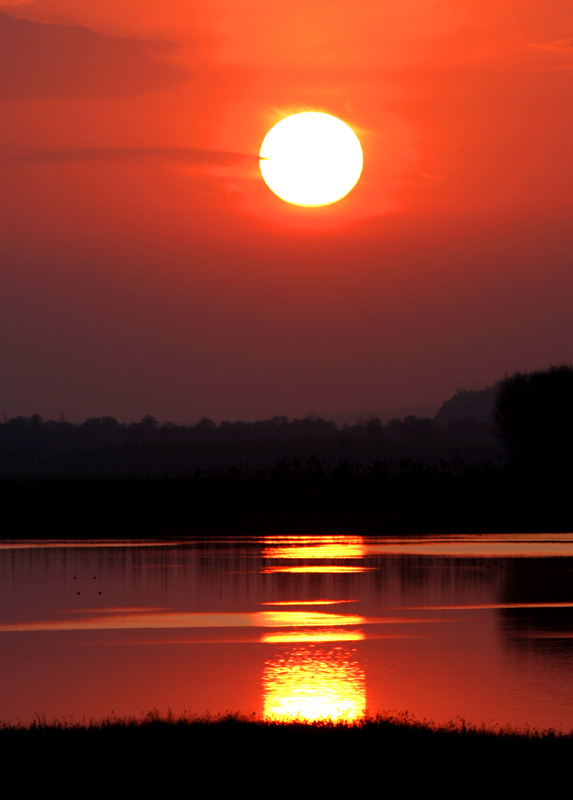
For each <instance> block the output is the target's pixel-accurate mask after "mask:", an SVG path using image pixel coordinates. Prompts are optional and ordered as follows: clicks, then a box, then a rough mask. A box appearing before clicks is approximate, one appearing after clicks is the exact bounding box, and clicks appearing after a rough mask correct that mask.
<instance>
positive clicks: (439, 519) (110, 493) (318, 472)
mask: <svg viewBox="0 0 573 800" xmlns="http://www.w3.org/2000/svg"><path fill="white" fill-rule="evenodd" d="M492 397H494V405H493V409H492V411H493V420H494V426H495V427H494V428H490V426H488V425H486V424H485V423H483V422H479V421H476V420H471V419H470V420H465V421H464V420H463V419H459V418H458V419H453V418H452V419H450V423H449V424H448V425H446V426H444V425H442V426H440V425H438V424H437V423H436V422H434V421H432V420H429V419H417V418H416V417H407V418H406V419H404V420H400V421H399V420H393V421H391V422H388V423H386V424H383V423H382V422H381V421H380V420H377V419H371V420H368V421H367V422H365V423H363V424H357V425H352V426H344V427H337V426H336V425H335V424H334V423H332V422H328V421H326V420H323V419H315V418H307V419H303V420H293V421H292V422H289V421H288V420H287V419H286V418H285V417H277V418H274V419H272V420H265V421H261V422H255V423H245V422H240V423H222V424H221V425H216V424H215V423H214V422H212V421H211V420H207V419H203V420H201V421H200V422H199V423H198V424H197V425H195V426H176V425H172V424H169V423H167V424H165V425H159V424H158V422H157V421H156V420H155V419H154V418H153V417H144V419H143V420H141V422H138V423H131V424H121V423H119V422H117V421H116V420H114V419H112V418H110V417H104V418H101V419H100V418H98V419H91V420H86V422H84V423H82V424H81V425H73V424H71V423H67V422H65V421H60V422H51V421H48V422H43V421H42V419H41V418H40V417H39V416H33V417H28V418H21V417H19V418H15V419H13V420H9V421H8V422H6V423H4V424H3V425H0V463H1V464H2V476H1V477H0V499H1V502H2V508H3V511H4V522H5V525H4V531H5V532H4V535H5V536H19V537H20V536H27V535H29V536H38V535H41V534H40V532H41V531H44V530H48V531H52V532H53V531H54V530H57V531H58V533H59V535H60V534H61V535H74V536H82V535H83V536H90V537H92V536H95V537H97V536H114V535H119V536H126V535H142V536H143V535H152V536H156V535H169V536H173V535H178V534H181V535H183V534H184V535H189V534H194V533H201V534H203V533H208V532H225V533H231V532H237V533H238V532H241V533H249V532H251V533H253V532H257V533H261V532H266V533H269V532H273V533H276V532H278V531H280V530H282V531H285V532H287V531H290V532H293V531H294V532H306V531H311V530H312V531H324V532H330V533H332V532H336V531H338V532H352V531H354V532H358V531H360V532H362V533H368V532H369V533H376V534H380V533H392V532H396V533H405V532H412V533H422V532H424V531H428V532H429V531H434V532H447V531H452V532H455V531H459V532H461V531H476V532H479V531H493V532H495V531H504V530H506V531H554V530H571V529H572V528H573V506H572V504H571V502H570V493H571V492H570V485H571V478H572V473H573V466H572V453H573V421H572V413H571V409H572V407H573V367H571V366H569V365H564V366H560V367H553V368H551V369H549V370H545V371H539V372H533V373H529V374H522V373H517V374H516V375H513V376H511V377H507V378H506V379H505V380H504V381H502V382H501V383H500V384H499V385H498V387H497V389H496V392H495V396H494V395H492ZM465 399H466V398H464V396H462V393H459V396H458V397H457V399H456V400H455V403H454V405H455V404H457V405H460V404H461V405H462V406H463V405H464V400H465ZM469 399H470V400H471V402H472V403H473V402H474V401H475V399H476V398H475V397H470V398H469ZM493 431H495V433H496V435H497V437H498V439H499V442H500V445H501V446H502V447H503V448H504V449H505V452H506V454H507V458H506V459H505V460H503V459H499V458H497V454H498V453H499V449H498V450H496V449H495V447H493V449H492V445H491V437H492V435H493ZM486 436H487V437H489V441H490V444H488V447H483V448H482V450H479V448H476V450H475V451H474V452H482V453H493V454H494V455H495V456H496V458H469V459H465V458H464V457H463V456H462V451H463V448H461V447H460V446H459V445H460V442H461V441H464V442H466V443H467V442H470V443H472V444H473V446H474V447H475V444H476V442H478V443H479V442H481V443H482V445H483V441H484V437H486ZM235 437H236V438H235ZM464 437H465V438H464ZM452 445H457V447H456V446H452ZM488 448H489V449H488ZM466 450H468V451H470V452H471V447H469V446H467V444H466ZM444 454H447V457H445V456H444ZM94 477H95V478H97V479H94Z"/></svg>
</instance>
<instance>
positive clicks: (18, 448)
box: [0, 415, 499, 475]
mask: <svg viewBox="0 0 573 800" xmlns="http://www.w3.org/2000/svg"><path fill="white" fill-rule="evenodd" d="M498 451H499V448H498V445H497V443H496V441H495V439H494V437H493V434H492V429H491V425H488V424H486V423H484V422H478V421H476V420H472V419H465V420H459V419H458V420H453V421H450V422H449V423H448V424H447V425H439V424H437V423H435V422H434V421H433V420H431V419H420V418H418V417H415V416H409V417H406V418H405V419H401V420H399V419H395V420H391V421H389V422H387V423H386V424H383V423H382V422H381V421H380V420H379V419H378V418H375V417H374V418H371V419H369V420H367V421H365V422H363V423H357V424H355V425H343V426H337V425H336V424H335V423H334V422H331V421H328V420H324V419H322V418H319V417H306V418H304V419H293V420H288V419H287V418H286V417H274V418H272V419H268V420H261V421H258V422H222V423H220V424H219V425H217V424H216V423H215V422H213V421H212V420H210V419H207V418H203V419H201V420H200V421H199V422H198V423H197V424H196V425H175V424H173V423H171V422H167V423H164V424H159V422H158V421H157V420H156V419H155V418H154V417H152V416H146V417H144V418H143V419H142V420H141V421H140V422H133V423H120V422H118V421H117V420H116V419H114V418H113V417H97V418H91V419H87V420H86V421H85V422H83V423H81V424H73V423H71V422H66V421H64V420H60V421H53V420H48V421H43V420H42V418H41V417H40V416H39V415H34V416H31V417H15V418H13V419H10V420H8V421H7V422H5V423H3V424H0V472H3V473H4V474H21V473H28V474H33V473H38V474H52V473H60V474H63V473H67V474H82V475H89V474H92V475H93V474H109V473H115V474H161V473H163V472H164V471H166V470H167V471H170V472H172V471H175V472H186V471H188V470H195V469H228V468H231V467H244V466H245V465H247V464H248V465H249V466H250V467H251V468H253V469H260V468H265V467H272V466H273V465H275V464H278V463H279V462H280V461H281V460H292V461H295V460H298V461H300V462H301V463H306V462H307V461H308V459H310V458H312V457H313V456H314V457H316V458H317V459H318V460H319V461H320V462H322V463H323V464H324V465H325V466H326V467H328V468H333V467H335V466H337V465H339V464H341V463H343V462H349V463H352V464H357V463H358V464H372V463H374V462H375V461H377V460H400V459H406V458H409V459H414V460H420V461H422V462H424V463H430V464H432V463H433V464H437V463H438V462H439V461H440V459H444V458H445V459H448V458H452V457H454V456H455V455H460V456H462V457H463V458H465V459H466V460H468V461H471V462H473V461H476V460H483V459H487V458H495V457H496V455H497V454H498Z"/></svg>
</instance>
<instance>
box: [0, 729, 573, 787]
mask: <svg viewBox="0 0 573 800" xmlns="http://www.w3.org/2000/svg"><path fill="white" fill-rule="evenodd" d="M0 752H1V753H2V758H3V763H4V765H5V768H7V769H9V770H10V771H16V772H20V774H21V776H22V777H23V778H24V779H25V781H26V783H27V784H29V783H30V782H35V781H39V783H40V784H41V785H42V786H44V787H49V786H51V785H56V786H60V787H61V788H63V789H65V792H64V796H69V792H70V791H71V789H72V788H73V787H75V789H74V791H76V790H77V791H82V787H83V788H86V787H89V788H90V789H101V790H102V791H105V792H106V793H107V792H109V789H110V787H112V788H113V794H114V796H115V794H116V793H119V792H121V791H124V790H127V789H129V790H130V791H131V792H133V791H144V792H145V793H147V792H149V791H151V790H161V791H162V792H165V791H172V790H177V791H178V792H185V794H188V793H190V794H196V793H199V794H201V795H204V794H215V795H219V794H220V793H221V792H227V791H233V792H234V793H237V794H238V795H239V796H242V795H243V794H245V793H246V794H248V795H253V794H255V795H256V796H259V795H260V794H261V793H264V794H269V793H271V794H273V795H275V794H278V795H279V796H283V795H289V794H296V795H300V794H302V795H304V796H306V795H310V794H313V793H314V792H316V791H321V792H324V791H330V792H334V793H335V794H336V796H340V795H341V794H342V793H346V792H352V793H353V794H355V793H361V792H366V791H367V792H369V793H374V794H376V795H378V794H386V793H387V792H388V791H389V790H391V791H397V790H400V792H401V793H404V794H405V795H406V796H411V795H412V793H415V792H418V791H428V792H430V794H431V795H434V794H436V793H438V794H439V795H441V796H454V795H456V796H458V795H459V794H460V793H463V794H464V795H466V796H467V795H469V796H478V795H482V794H483V792H487V793H488V795H489V794H493V795H494V796H496V797H500V796H503V795H504V794H505V793H506V792H507V793H510V792H511V794H512V796H513V795H514V794H515V792H516V791H524V792H527V794H528V795H530V793H531V791H533V790H539V791H543V792H544V793H547V792H550V793H553V791H554V790H555V791H557V790H558V787H559V785H560V783H561V780H562V779H563V778H564V776H565V775H566V771H567V770H568V768H569V765H570V763H571V758H572V757H573V734H558V733H555V732H553V731H545V732H537V731H527V732H512V731H507V730H499V731H497V732H488V731H486V730H483V729H476V728H470V727H467V726H464V725H460V724H458V725H453V724H452V725H451V726H447V727H436V726H432V725H428V724H419V723H415V722H412V721H411V720H409V719H408V718H407V717H403V718H398V719H397V718H390V719H388V718H381V717H377V718H375V719H369V720H367V721H365V722H361V723H359V724H333V723H330V722H316V723H312V724H307V723H296V722H295V723H284V724H283V723H277V722H263V721H254V720H251V719H247V718H244V717H239V716H234V715H231V716H228V717H225V718H221V719H215V720H205V719H203V720H199V719H180V720H175V719H161V718H159V717H157V716H156V715H150V716H148V717H147V718H145V719H143V720H138V721H136V720H127V721H119V720H114V719H111V720H107V721H104V722H103V723H98V724H93V723H92V724H87V725H75V724H74V725H70V724H65V723H59V724H48V723H45V722H41V721H39V722H38V723H37V724H34V725H32V726H31V727H28V728H24V727H7V726H3V727H1V728H0ZM90 796H92V795H90Z"/></svg>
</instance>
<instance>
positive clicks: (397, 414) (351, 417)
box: [309, 406, 438, 427]
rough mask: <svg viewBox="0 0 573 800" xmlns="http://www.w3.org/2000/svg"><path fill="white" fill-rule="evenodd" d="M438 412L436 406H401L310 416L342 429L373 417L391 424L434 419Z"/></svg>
mask: <svg viewBox="0 0 573 800" xmlns="http://www.w3.org/2000/svg"><path fill="white" fill-rule="evenodd" d="M437 411H438V409H437V407H436V406H400V407H398V408H382V409H378V411H346V412H344V411H338V412H336V411H333V412H326V411H323V412H321V413H320V414H310V415H309V416H311V417H318V418H319V419H325V420H328V421H329V422H334V423H335V424H336V425H338V426H340V427H342V426H343V425H363V424H364V423H365V422H368V420H370V419H372V418H373V417H374V418H376V419H379V420H380V422H382V423H384V424H386V423H387V422H390V420H391V419H406V417H418V419H432V418H433V417H434V415H435V414H436V412H437Z"/></svg>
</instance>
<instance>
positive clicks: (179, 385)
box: [0, 0, 573, 422]
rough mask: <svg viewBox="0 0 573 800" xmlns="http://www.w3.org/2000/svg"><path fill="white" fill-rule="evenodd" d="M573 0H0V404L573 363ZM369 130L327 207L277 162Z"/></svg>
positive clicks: (360, 382)
mask: <svg viewBox="0 0 573 800" xmlns="http://www.w3.org/2000/svg"><path fill="white" fill-rule="evenodd" d="M572 98H573V5H572V4H571V2H570V0H505V2H503V3H500V2H499V0H479V2H478V0H399V2H398V0H391V1H390V2H385V3H380V2H379V0H360V2H356V0H312V1H310V2H309V0H305V2H303V1H302V0H290V2H289V3H287V4H283V5H272V4H270V3H268V2H267V0H264V1H263V0H82V2H81V3H79V2H77V0H73V2H72V0H31V1H30V2H26V0H22V2H17V3H3V2H1V0H0V176H1V177H0V210H1V216H0V220H1V222H0V364H1V369H2V373H1V374H2V381H1V385H0V413H3V414H5V415H6V416H7V417H13V416H16V415H18V414H23V415H30V414H33V413H40V414H42V415H43V416H44V417H45V418H56V417H59V415H60V414H64V415H65V417H66V418H67V419H70V420H73V421H81V420H83V419H85V418H86V417H90V416H102V415H111V416H115V417H117V418H118V419H120V420H122V421H131V420H136V419H140V418H141V417H142V416H144V415H145V414H153V415H154V416H156V417H157V418H158V419H159V420H160V421H161V422H164V421H167V420H171V421H174V422H194V421H196V420H198V419H199V418H200V417H202V416H208V417H211V418H213V419H215V420H217V421H220V420H222V419H229V420H233V419H240V418H243V419H255V418H264V417H271V416H274V415H278V414H286V415H287V416H289V417H294V416H301V415H304V414H307V413H311V412H316V413H322V412H327V411H340V412H343V411H369V410H374V409H383V408H387V407H396V406H418V405H420V406H427V405H439V404H440V403H441V402H442V401H443V400H445V399H446V398H448V397H449V396H451V395H452V394H453V393H454V391H455V390H456V389H457V388H458V387H465V388H467V389H478V388H483V387H484V386H486V385H490V384H492V383H493V382H495V381H496V380H498V379H500V378H502V377H503V375H504V373H506V372H507V373H512V372H514V371H515V370H518V369H520V370H524V369H533V368H539V367H545V366H548V365H549V364H557V363H561V362H563V361H571V360H573V352H572V349H573V348H572V345H573V313H572V312H571V308H572V301H573V269H572V268H573V259H572V255H573V225H572V221H571V217H572V211H571V210H572V205H573V204H572V200H573V180H572V178H573V157H572V149H573V148H572V144H571V143H572V142H573V104H572ZM303 110H317V111H326V112H328V113H330V114H334V115H335V116H338V117H340V118H342V119H344V120H345V121H346V122H347V123H349V124H350V125H351V126H352V127H353V129H354V130H355V132H356V133H357V135H358V136H359V138H360V139H361V142H362V145H363V150H364V172H363V176H362V178H361V180H360V182H359V184H358V185H357V187H356V188H355V189H354V190H353V191H352V192H351V193H350V195H348V196H347V197H346V198H345V199H343V200H342V201H341V202H339V203H337V204H335V205H333V206H328V207H325V208H322V209H308V208H307V209H304V208H297V207H294V206H290V205H288V204H286V203H284V202H283V201H282V200H280V199H279V198H277V197H275V196H274V195H273V194H272V193H271V192H270V191H269V190H268V189H267V187H266V186H265V184H264V183H263V181H262V178H261V175H260V172H259V167H258V159H257V155H258V151H259V147H260V144H261V141H262V139H263V137H264V135H265V134H266V132H267V131H268V130H269V128H270V127H272V125H273V124H274V123H275V122H277V121H278V120H279V119H280V118H281V117H283V116H286V115H288V114H290V113H296V112H298V111H303Z"/></svg>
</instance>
